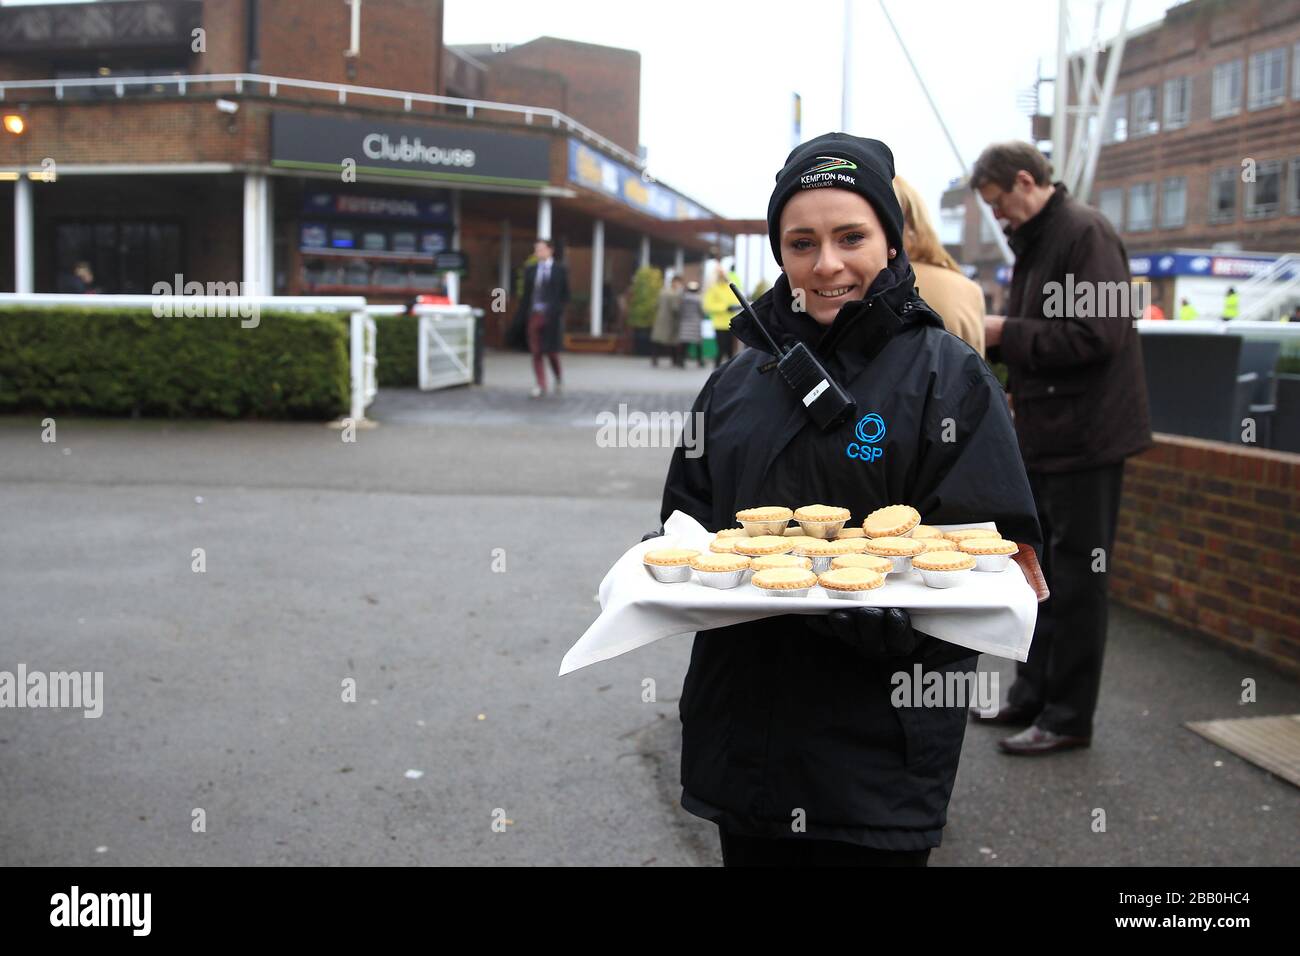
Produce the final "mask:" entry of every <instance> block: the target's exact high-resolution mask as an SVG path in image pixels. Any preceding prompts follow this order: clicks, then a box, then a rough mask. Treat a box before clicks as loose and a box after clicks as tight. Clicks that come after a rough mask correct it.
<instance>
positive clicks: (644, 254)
mask: <svg viewBox="0 0 1300 956" xmlns="http://www.w3.org/2000/svg"><path fill="white" fill-rule="evenodd" d="M648 265H650V237H649V236H642V237H641V268H642V269H644V268H645V267H646V266H648Z"/></svg>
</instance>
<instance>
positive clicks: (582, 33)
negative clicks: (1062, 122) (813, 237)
mask: <svg viewBox="0 0 1300 956" xmlns="http://www.w3.org/2000/svg"><path fill="white" fill-rule="evenodd" d="M851 2H853V4H854V29H853V51H854V52H853V67H852V69H853V74H852V91H851V95H850V103H851V123H850V128H849V129H848V130H847V132H850V133H853V134H855V135H858V136H870V137H874V138H876V139H881V140H884V141H885V142H886V143H888V144H889V146H890V148H891V149H892V150H893V152H894V160H895V164H896V167H897V171H898V173H899V175H901V176H903V177H905V178H907V179H909V180H911V181H912V182H913V183H914V184H915V185H916V186H917V187H918V188H919V189H920V190H921V192H922V195H924V196H925V198H926V200H927V201H928V202H929V203H931V205H932V209H933V210H937V207H938V203H939V197H940V195H941V194H942V193H943V190H944V188H945V187H946V185H947V183H948V181H949V180H951V179H952V178H953V177H955V176H958V175H960V172H961V169H960V166H959V164H958V162H957V159H956V157H955V156H954V155H953V152H952V150H951V148H950V147H949V146H948V144H947V141H946V140H945V139H944V136H943V132H942V130H941V129H940V127H939V124H938V123H937V122H936V120H935V118H934V115H933V113H932V112H931V110H930V107H929V106H928V105H927V103H926V100H925V95H924V94H923V93H922V92H921V88H920V86H919V85H918V84H917V82H916V79H915V78H914V77H913V75H912V72H911V70H910V68H909V67H908V65H907V61H906V59H905V58H904V56H903V53H902V50H901V49H900V47H899V45H898V43H897V41H896V40H895V39H894V36H893V34H892V32H891V31H890V29H889V25H888V23H887V22H886V20H885V18H884V15H883V14H882V13H881V10H880V5H879V3H878V2H877V0H851ZM1174 5H1175V4H1174V2H1173V0H1133V3H1132V8H1131V12H1130V15H1129V23H1130V26H1134V25H1138V26H1140V25H1144V24H1147V23H1150V22H1152V21H1154V20H1159V19H1160V18H1161V17H1162V16H1163V15H1164V11H1165V9H1166V8H1168V7H1171V6H1174ZM887 6H888V8H889V12H890V15H891V16H892V17H893V18H894V22H895V24H896V25H897V27H898V30H899V32H900V33H901V34H902V38H903V41H904V42H905V43H906V44H907V47H908V50H909V52H910V53H911V55H912V58H913V60H915V61H916V66H917V68H918V69H919V70H920V72H921V76H922V77H923V78H924V80H925V82H926V85H927V86H928V87H929V90H930V95H931V96H932V97H933V98H934V100H935V103H936V105H937V106H938V108H939V111H940V112H941V114H942V115H943V118H944V121H945V122H946V123H947V124H948V128H949V130H950V132H951V133H952V136H953V139H955V140H956V143H957V147H958V149H960V151H961V154H962V157H963V158H964V159H965V161H966V162H967V163H968V164H969V163H971V162H972V161H974V159H975V158H976V157H977V156H978V155H979V152H980V150H981V149H983V148H984V146H986V145H987V144H989V143H991V142H995V141H997V140H1004V139H1028V137H1029V119H1028V116H1027V114H1026V113H1024V112H1021V111H1020V110H1019V108H1018V107H1017V102H1016V100H1017V93H1018V92H1019V91H1021V90H1024V89H1027V88H1029V87H1032V85H1033V83H1034V78H1035V76H1036V75H1037V67H1038V62H1039V60H1040V59H1041V61H1042V68H1043V73H1044V75H1046V76H1051V75H1052V73H1053V72H1054V71H1055V62H1056V61H1055V57H1056V36H1057V22H1056V21H1057V16H1056V11H1057V4H1056V3H1053V2H1051V0H906V2H902V0H887ZM1121 7H1122V2H1120V0H1110V2H1109V3H1107V4H1106V5H1105V7H1104V18H1105V19H1104V21H1103V22H1104V23H1108V24H1111V25H1112V30H1113V28H1114V26H1117V25H1118V21H1119V15H1120V9H1121ZM1070 9H1071V18H1072V24H1074V26H1073V36H1075V37H1079V38H1081V39H1080V40H1079V41H1078V43H1079V44H1082V43H1083V42H1084V38H1086V37H1087V36H1088V35H1089V33H1090V31H1091V20H1092V11H1093V3H1091V2H1089V0H1072V2H1071V4H1070ZM843 22H844V7H843V0H802V2H796V3H788V2H776V0H748V2H745V3H737V2H735V0H656V2H655V3H652V4H637V5H633V4H625V3H611V2H608V0H601V2H593V0H557V2H552V3H542V2H536V0H446V7H445V14H444V26H443V36H444V40H445V42H447V43H491V42H501V43H524V42H527V41H528V40H531V39H534V38H536V37H538V36H545V35H549V36H557V37H564V38H567V39H572V40H582V41H585V42H588V43H600V44H606V45H609V46H616V47H623V48H626V49H631V50H636V51H638V52H639V53H640V54H641V142H642V144H643V145H645V146H646V148H647V150H648V160H649V169H650V172H651V174H652V175H654V176H655V177H657V178H659V179H662V180H663V181H664V183H665V184H666V185H669V186H672V187H674V188H677V189H680V190H682V191H683V192H685V193H687V194H688V195H690V196H691V197H692V198H694V199H696V200H698V201H700V202H701V203H703V204H704V205H706V206H709V207H710V208H712V209H715V210H717V211H718V212H719V213H721V214H723V215H726V216H736V217H745V218H751V217H752V218H762V217H763V216H764V215H765V213H766V210H767V199H768V196H769V194H770V193H771V189H772V183H773V177H774V176H775V174H776V171H777V169H779V168H780V166H781V164H782V162H783V161H784V160H785V157H786V154H787V153H788V152H789V151H790V146H791V139H790V137H791V94H792V93H795V92H798V93H799V94H800V95H801V96H802V97H803V139H811V138H812V137H814V136H817V135H819V134H821V133H826V132H830V131H833V130H838V129H839V128H840V88H841V80H840V77H841V71H842V62H843V57H842V52H841V51H842V47H841V36H842V34H843V29H842V27H843ZM1107 35H1109V32H1108V33H1107ZM1043 93H1044V96H1045V97H1047V98H1048V99H1050V96H1051V87H1050V86H1046V85H1045V86H1044V87H1043ZM1050 109H1051V104H1050V103H1047V104H1045V111H1050ZM775 269H776V264H775V262H774V261H771V260H770V258H769V262H768V269H767V271H768V273H769V274H772V273H774V272H775Z"/></svg>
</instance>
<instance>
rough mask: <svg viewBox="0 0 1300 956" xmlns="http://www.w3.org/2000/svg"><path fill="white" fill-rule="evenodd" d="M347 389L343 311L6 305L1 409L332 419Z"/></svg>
mask: <svg viewBox="0 0 1300 956" xmlns="http://www.w3.org/2000/svg"><path fill="white" fill-rule="evenodd" d="M349 395H350V376H349V350H348V317H347V315H345V314H335V313H329V314H319V313H317V314H305V313H295V312H265V313H262V314H261V316H260V321H259V323H258V324H257V326H256V327H253V328H243V327H242V326H241V322H240V319H239V317H238V316H230V317H225V318H202V317H194V318H155V317H154V316H153V315H152V314H151V312H150V311H149V310H147V309H135V308H133V309H86V308H78V307H58V308H38V307H30V306H19V307H6V308H0V411H50V412H53V411H72V412H91V413H97V414H103V415H160V416H166V417H173V418H183V417H219V418H245V417H250V418H290V419H320V420H327V419H331V418H336V417H338V416H339V415H342V414H345V413H346V412H347V410H348V406H349Z"/></svg>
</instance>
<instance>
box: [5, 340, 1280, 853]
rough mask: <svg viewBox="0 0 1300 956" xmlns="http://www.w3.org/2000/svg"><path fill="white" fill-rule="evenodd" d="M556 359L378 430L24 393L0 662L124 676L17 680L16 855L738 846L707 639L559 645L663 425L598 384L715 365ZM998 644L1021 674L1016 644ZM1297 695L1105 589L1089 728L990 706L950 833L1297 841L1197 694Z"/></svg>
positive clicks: (12, 845)
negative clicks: (687, 683)
mask: <svg viewBox="0 0 1300 956" xmlns="http://www.w3.org/2000/svg"><path fill="white" fill-rule="evenodd" d="M564 362H565V366H566V388H565V393H564V395H563V397H555V396H548V397H546V398H542V399H531V398H529V397H528V389H529V387H530V384H531V383H530V380H529V376H530V372H529V369H528V366H527V358H526V356H519V355H515V354H507V353H492V354H490V355H489V356H488V359H487V374H486V381H485V383H484V384H483V385H481V386H468V387H464V388H458V389H450V390H446V391H440V392H431V393H421V392H419V391H416V390H384V391H382V392H381V393H380V395H379V397H378V398H377V399H376V401H375V403H374V405H373V406H372V407H371V409H370V411H369V413H368V414H369V416H370V417H371V418H372V419H373V420H374V421H376V422H377V426H376V427H374V428H368V429H359V430H357V432H356V441H354V442H344V441H343V440H342V434H341V432H340V431H339V430H338V429H337V428H330V427H328V426H326V425H324V424H320V423H292V424H291V423H282V422H224V421H165V420H146V419H141V420H125V419H105V418H95V417H89V416H74V415H59V416H55V418H56V423H57V441H56V442H53V443H46V442H42V441H41V430H42V426H41V419H42V418H43V417H44V416H41V415H34V414H31V415H9V416H0V514H2V515H3V522H0V670H10V671H13V670H14V669H15V668H16V666H17V665H18V664H19V663H23V664H25V665H26V667H27V669H28V670H29V671H36V670H39V671H46V672H49V671H58V670H77V671H102V672H103V674H104V685H103V686H104V690H103V706H104V709H103V716H102V717H100V718H98V719H87V718H85V717H83V716H82V715H81V712H79V711H75V712H74V711H70V710H57V709H43V710H42V709H4V710H0V807H3V810H0V863H6V864H53V865H78V866H81V865H96V864H103V865H115V864H116V865H120V864H164V865H212V864H222V865H235V864H255V865H264V864H344V865H369V864H470V865H498V864H564V865H570V864H573V865H589V864H596V865H627V866H641V865H653V866H664V865H716V864H718V863H719V862H720V855H719V853H718V847H717V831H716V828H715V827H714V826H713V825H712V824H709V823H707V822H705V821H702V820H699V819H697V818H696V817H693V816H691V815H690V814H688V813H686V812H684V811H683V810H682V809H681V808H680V806H679V805H678V803H677V800H678V798H679V796H680V787H679V785H678V782H677V781H678V769H679V761H680V724H679V722H678V719H677V706H676V704H677V697H678V694H679V692H680V689H681V682H682V678H683V675H684V674H685V671H686V666H687V662H688V660H689V654H690V645H691V637H690V636H689V635H683V636H680V637H675V638H669V639H667V640H664V641H660V642H658V643H656V644H653V645H650V646H648V647H645V648H642V649H640V650H637V651H635V652H633V653H631V654H627V655H624V656H622V657H619V658H616V659H614V660H611V661H608V662H605V663H602V664H598V665H594V666H592V667H589V668H585V669H583V670H581V671H578V672H576V673H574V674H571V675H569V676H566V677H564V678H558V677H557V676H556V673H557V671H558V667H559V662H560V658H561V657H562V655H563V653H564V652H565V650H567V649H568V647H569V646H570V645H571V644H572V643H573V642H574V641H575V640H577V638H578V637H579V636H580V635H581V634H582V632H583V631H584V630H585V628H586V627H587V625H588V624H590V622H591V621H592V620H594V618H595V616H596V614H597V613H598V607H597V605H596V603H595V600H594V598H595V591H596V586H597V584H598V583H599V581H600V579H601V577H602V576H603V574H604V572H605V571H606V570H607V568H608V567H609V566H610V564H612V563H613V561H614V560H615V559H616V558H617V557H618V556H619V555H620V554H621V553H622V552H623V551H624V550H626V549H627V548H628V547H629V546H631V545H632V544H634V543H636V542H637V541H639V540H640V538H641V535H642V534H643V533H644V532H646V531H648V530H652V529H654V528H657V527H658V525H659V517H658V512H659V501H660V494H661V491H662V486H663V480H664V475H665V472H666V468H667V463H668V458H669V454H670V449H669V448H668V447H667V446H666V445H660V446H658V447H643V448H611V447H602V446H601V444H599V443H598V442H597V440H596V436H597V419H596V416H597V415H598V414H599V413H600V412H602V411H611V412H617V410H618V406H619V405H620V403H621V404H625V405H626V406H627V407H628V409H630V410H640V411H644V412H647V413H648V412H652V411H664V412H672V411H684V410H686V409H688V408H689V406H690V403H691V401H692V400H693V398H694V395H695V393H696V392H697V391H698V389H699V387H700V386H701V385H702V384H703V381H704V379H705V378H706V377H707V374H708V371H707V370H701V369H699V368H687V369H671V368H659V369H651V368H650V367H649V363H648V361H647V360H644V359H633V358H628V357H621V356H593V355H566V356H564ZM196 549H202V550H201V554H202V559H201V560H202V561H203V567H204V570H203V571H202V572H198V571H196V570H195V566H196V562H197V561H199V560H200V559H199V558H198V557H197V556H196ZM981 668H984V669H989V670H991V671H994V672H996V673H997V674H998V675H999V682H1000V685H1001V689H1002V694H1003V696H1004V697H1005V693H1006V690H1007V688H1008V687H1009V686H1010V684H1011V680H1012V677H1013V676H1014V664H1013V663H1011V662H1009V661H1003V660H997V659H993V658H990V657H987V656H985V657H983V658H982V659H981ZM1244 677H1253V678H1255V680H1256V682H1257V689H1258V697H1257V699H1258V702H1257V703H1254V704H1249V705H1243V704H1241V703H1239V698H1240V693H1241V681H1242V679H1243V678H1244ZM645 678H653V679H654V681H655V687H656V695H655V697H656V699H655V700H654V701H653V702H644V701H643V699H642V686H643V683H642V682H643V680H644V679H645ZM349 687H353V688H354V692H355V700H354V701H351V700H348V699H346V698H347V697H348V695H349V693H350V691H349ZM1297 712H1300V685H1298V684H1297V683H1296V682H1295V681H1294V680H1293V679H1291V678H1288V677H1286V676H1284V675H1282V674H1279V673H1277V672H1274V671H1272V670H1270V669H1269V668H1268V667H1267V666H1266V665H1264V664H1261V663H1259V662H1257V661H1254V660H1251V659H1248V658H1243V657H1240V656H1237V655H1235V654H1232V653H1230V652H1228V651H1227V650H1225V649H1223V648H1220V647H1218V646H1215V645H1214V644H1212V643H1211V642H1209V641H1207V640H1204V639H1202V638H1200V637H1198V636H1196V635H1194V634H1191V633H1189V632H1186V631H1183V630H1181V629H1179V628H1176V627H1173V626H1171V625H1168V624H1166V623H1165V622H1163V621H1160V620H1157V619H1154V618H1150V617H1146V616H1143V615H1140V614H1138V613H1136V612H1133V611H1130V610H1128V609H1125V608H1123V607H1118V606H1114V607H1113V608H1112V617H1111V626H1110V633H1109V638H1108V645H1107V658H1106V670H1105V676H1104V680H1103V684H1102V694H1101V703H1100V707H1099V712H1098V718H1097V725H1096V736H1095V738H1094V742H1093V745H1092V747H1091V748H1090V749H1087V750H1079V751H1073V752H1070V753H1066V754H1061V755H1057V756H1053V757H1049V758H1036V759H1027V758H1011V757H1006V756H1003V755H1001V754H999V753H998V752H997V751H996V748H995V746H994V744H995V741H996V739H997V737H998V736H999V735H1000V734H999V732H998V731H996V730H994V729H992V728H984V727H970V728H968V731H967V735H966V742H965V745H964V751H963V754H962V761H961V767H960V771H959V773H958V777H957V785H956V789H955V791H954V794H953V797H952V802H951V805H950V807H949V817H948V826H947V829H946V831H945V833H944V840H943V845H942V846H941V847H940V848H938V849H937V850H935V851H934V852H933V854H932V855H931V865H939V866H943V865H946V866H1005V865H1057V864H1076V865H1097V866H1110V865H1121V864H1124V865H1141V866H1145V865H1189V866H1227V865H1263V864H1275V865H1276V864H1283V865H1293V864H1294V863H1295V847H1296V846H1297V845H1300V813H1298V812H1297V811H1298V810H1300V793H1298V792H1297V790H1296V788H1294V787H1293V786H1291V785H1290V784H1288V783H1287V782H1285V781H1283V780H1281V779H1279V778H1277V777H1274V776H1272V775H1271V774H1269V773H1267V772H1265V771H1263V770H1261V769H1259V768H1257V767H1255V766H1254V765H1252V764H1250V763H1248V762H1246V761H1244V760H1242V759H1240V758H1238V757H1236V756H1234V755H1232V754H1231V753H1228V752H1227V751H1224V750H1221V749H1219V748H1218V747H1216V746H1214V745H1213V744H1211V743H1209V742H1208V741H1206V740H1204V739H1202V738H1201V737H1199V736H1197V735H1196V734H1194V733H1192V732H1191V731H1190V730H1188V729H1187V728H1186V727H1185V726H1184V724H1185V723H1186V722H1187V721H1193V720H1207V719H1214V718H1223V717H1240V716H1264V715H1268V714H1287V713H1297ZM1099 809H1100V810H1104V811H1105V814H1104V817H1105V821H1106V826H1105V829H1104V831H1100V832H1099V831H1098V830H1097V829H1096V828H1095V826H1094V821H1096V820H1097V819H1098V815H1097V813H1096V811H1097V810H1099ZM200 811H201V812H200ZM200 821H201V823H202V826H201V827H200V826H199V822H200ZM494 821H500V822H498V824H497V826H496V827H495V828H494V826H493V824H494ZM498 831H499V832H498Z"/></svg>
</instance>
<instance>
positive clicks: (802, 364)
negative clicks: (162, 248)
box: [728, 282, 858, 432]
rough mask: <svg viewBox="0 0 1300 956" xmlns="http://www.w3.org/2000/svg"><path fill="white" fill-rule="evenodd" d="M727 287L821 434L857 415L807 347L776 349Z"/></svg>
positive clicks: (749, 309)
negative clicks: (765, 340) (749, 319)
mask: <svg viewBox="0 0 1300 956" xmlns="http://www.w3.org/2000/svg"><path fill="white" fill-rule="evenodd" d="M728 285H730V286H731V292H732V294H733V295H734V296H735V297H736V301H738V302H739V303H740V307H741V308H742V309H743V310H744V311H745V314H746V315H748V316H749V317H750V318H751V319H753V320H754V324H755V325H757V326H758V329H759V331H760V332H762V333H763V338H765V339H767V342H768V344H769V345H770V346H772V354H773V355H775V356H777V363H776V370H777V371H778V372H780V373H781V380H782V381H784V382H785V385H786V388H788V389H790V391H791V392H792V393H793V394H794V396H795V398H797V399H798V400H799V402H800V403H801V404H802V405H803V407H804V409H805V411H807V412H808V416H809V417H810V418H811V419H812V420H813V421H814V422H816V423H817V425H818V427H820V428H821V430H822V431H824V432H825V431H830V430H831V429H832V428H834V427H835V426H836V425H839V424H841V423H842V422H844V421H846V420H848V419H849V418H852V417H853V416H854V415H855V414H857V410H858V403H857V402H856V401H854V399H853V396H852V395H850V394H849V393H848V392H846V391H845V390H844V389H843V388H841V387H840V386H839V384H838V383H837V382H836V381H835V380H834V379H833V378H831V375H830V373H829V372H827V371H826V369H825V368H823V367H822V363H821V362H819V361H817V357H816V356H815V355H813V353H812V351H811V350H810V349H809V348H808V346H806V345H804V344H803V343H802V342H796V343H795V344H794V345H793V346H792V347H791V348H789V349H783V348H781V347H780V346H779V345H777V344H776V341H775V340H774V339H773V338H772V335H771V333H770V332H768V331H767V329H766V328H765V327H764V325H763V323H762V322H761V321H760V320H759V318H758V314H757V313H756V312H755V311H754V307H753V306H752V305H750V304H749V300H748V299H746V298H745V294H744V293H743V292H741V291H740V290H739V289H737V288H736V284H735V283H734V282H732V283H728Z"/></svg>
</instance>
